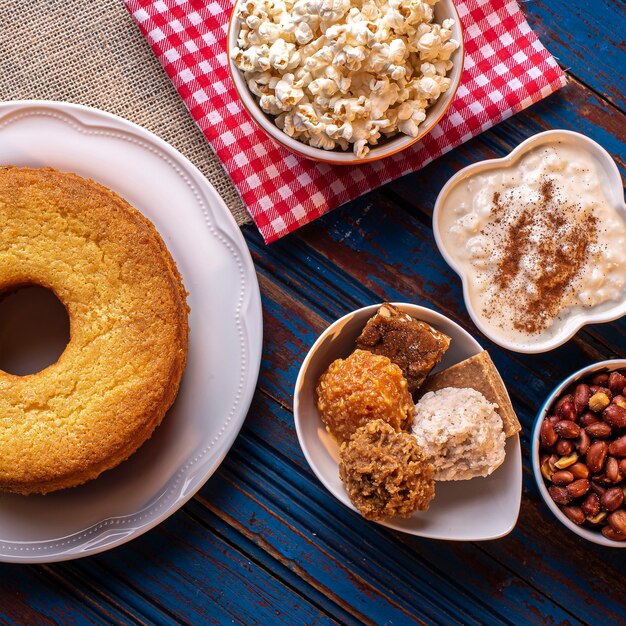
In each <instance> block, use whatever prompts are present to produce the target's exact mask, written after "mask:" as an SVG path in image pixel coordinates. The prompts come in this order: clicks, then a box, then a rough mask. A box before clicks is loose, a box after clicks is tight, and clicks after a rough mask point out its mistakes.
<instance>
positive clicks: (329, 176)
mask: <svg viewBox="0 0 626 626" xmlns="http://www.w3.org/2000/svg"><path fill="white" fill-rule="evenodd" d="M124 2H125V4H126V6H127V8H128V10H129V11H130V13H131V14H132V16H133V17H134V18H135V20H136V22H137V24H138V25H139V28H140V29H141V31H142V33H143V34H144V35H145V36H146V37H147V39H148V42H149V43H150V46H151V47H152V49H153V50H154V52H155V54H156V55H157V57H158V59H159V61H160V62H161V63H162V65H163V67H164V68H165V71H166V72H167V74H168V76H169V77H170V78H171V80H172V82H173V83H174V85H175V87H176V89H177V90H178V92H179V93H180V95H181V97H182V98H183V100H184V101H185V104H186V105H187V108H188V109H189V111H190V113H191V115H192V116H193V118H194V119H195V120H196V122H197V123H198V125H199V126H200V128H201V129H202V131H203V133H204V134H205V136H206V138H207V139H208V140H209V142H210V144H211V146H212V147H213V149H214V150H215V152H216V154H217V156H218V157H219V159H220V161H221V162H222V164H223V165H224V167H225V168H226V171H227V172H228V173H229V174H230V176H231V178H232V180H233V182H234V184H235V186H236V188H237V190H238V191H239V193H240V194H241V197H242V199H243V201H244V203H245V205H246V207H247V208H248V211H249V212H250V214H251V215H252V218H253V219H254V221H255V223H256V225H257V226H258V228H259V230H260V231H261V234H262V235H263V237H264V239H265V241H266V242H268V243H269V242H272V241H275V240H276V239H278V238H279V237H282V236H283V235H286V234H287V233H289V232H291V231H293V230H295V229H296V228H298V227H299V226H302V225H304V224H307V223H308V222H310V221H312V220H314V219H315V218H317V217H319V216H320V215H323V214H324V213H326V212H328V211H330V210H331V209H334V208H335V207H337V206H339V205H340V204H343V203H344V202H347V201H348V200H351V199H353V198H356V197H357V196H359V195H361V194H364V193H366V192H367V191H370V190H371V189H375V188H376V187H379V186H380V185H383V184H384V183H386V182H388V181H390V180H393V179H394V178H397V177H399V176H402V175H403V174H406V173H408V172H414V171H415V170H418V169H419V168H421V167H423V166H424V165H426V164H427V163H429V162H430V161H432V160H433V159H435V158H437V157H438V156H440V155H442V154H443V153H445V152H447V151H448V150H451V149H452V148H454V147H455V146H458V145H459V144H461V143H463V142H464V141H467V140H468V139H470V138H471V137H474V136H475V135H477V134H478V133H480V132H482V131H484V130H486V129H487V128H490V127H491V126H493V125H494V124H497V123H498V122H500V121H502V120H503V119H506V118H507V117H510V116H511V115H513V114H514V113H517V112H518V111H521V110H522V109H524V108H525V107H527V106H529V105H531V104H533V103H534V102H537V101H538V100H541V99H542V98H544V97H545V96H547V95H549V94H551V93H552V92H554V91H556V90H557V89H559V88H560V87H562V86H564V85H565V75H564V74H563V72H562V71H561V69H560V68H559V67H558V65H557V63H556V61H555V60H554V58H553V57H552V56H551V55H550V53H549V52H548V51H547V50H546V49H545V48H544V47H543V45H542V44H541V42H540V41H539V40H538V39H537V36H536V35H535V34H534V33H533V31H532V30H531V28H530V27H529V26H528V23H527V22H526V20H525V19H524V16H523V14H522V12H521V11H520V9H519V6H518V5H517V2H515V1H511V0H457V1H456V2H455V4H456V7H457V10H458V12H459V16H460V18H461V21H462V23H463V28H464V33H465V51H466V56H465V68H464V71H463V76H462V80H461V86H460V87H459V90H458V91H457V94H456V97H455V98H454V101H453V103H452V105H451V106H450V108H449V109H448V112H447V113H446V115H445V116H444V117H443V118H442V120H441V121H440V122H439V124H438V125H437V126H436V127H435V128H434V130H433V131H431V132H430V134H428V135H427V136H426V137H425V138H424V139H422V140H421V141H419V142H418V143H417V144H415V145H414V146H412V147H410V148H408V149H407V150H405V151H403V152H401V153H399V154H396V155H394V156H392V157H389V158H386V159H383V160H381V161H377V162H374V163H371V164H365V165H357V166H331V165H326V164H318V163H315V162H313V161H309V160H307V159H304V158H300V157H297V156H295V155H293V154H292V153H290V152H288V151H286V150H284V149H281V148H279V147H277V146H276V145H275V144H274V143H273V142H272V141H271V140H270V139H268V138H267V137H266V135H265V134H264V133H263V132H262V131H261V130H260V129H259V128H258V127H257V126H256V124H255V123H254V122H252V120H251V119H250V117H249V116H248V114H247V113H246V111H245V110H244V108H243V106H242V105H241V104H240V102H239V100H238V98H237V94H236V92H235V88H234V86H233V84H232V82H231V79H230V76H229V73H228V57H227V54H226V48H227V32H228V21H229V17H230V13H231V10H232V6H233V0H124Z"/></svg>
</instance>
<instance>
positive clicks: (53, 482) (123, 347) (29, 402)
mask: <svg viewBox="0 0 626 626" xmlns="http://www.w3.org/2000/svg"><path fill="white" fill-rule="evenodd" d="M0 223H1V224H2V228H1V229H0V293H6V292H8V291H11V290H14V289H17V288H19V287H22V286H25V285H40V286H42V287H46V288H48V289H50V290H51V291H53V292H54V293H55V294H56V296H57V297H58V298H59V300H60V301H61V302H62V303H63V304H64V305H65V307H66V309H67V313H68V316H69V319H70V340H69V343H68V345H67V347H66V349H65V350H64V352H63V354H62V355H61V357H60V358H59V359H58V361H57V362H56V363H54V364H52V365H50V366H49V367H47V368H45V369H44V370H42V371H40V372H38V373H36V374H30V375H26V376H16V375H12V374H10V373H7V372H4V371H0V490H3V491H10V492H15V493H22V494H29V493H47V492H50V491H54V490H57V489H62V488H65V487H72V486H76V485H79V484H81V483H84V482H86V481H88V480H91V479H93V478H96V477H97V476H98V475H99V474H100V473H101V472H103V471H105V470H108V469H111V468H113V467H115V466H116V465H118V464H119V463H120V462H122V461H123V460H125V459H127V458H128V457H129V456H130V455H131V454H133V452H135V451H136V450H137V449H138V448H139V446H141V444H142V443H144V442H145V441H146V440H147V439H148V438H149V437H150V436H151V435H152V433H153V431H154V429H155V428H156V426H158V424H159V423H160V422H161V420H162V419H163V417H164V415H165V413H166V412H167V410H168V409H169V407H170V406H171V404H172V403H173V402H174V399H175V398H176V394H177V393H178V388H179V385H180V381H181V377H182V374H183V371H184V368H185V363H186V358H187V347H188V333H189V326H188V321H187V318H188V313H189V307H188V306H187V302H186V296H187V294H186V291H185V289H184V286H183V283H182V279H181V276H180V274H179V272H178V269H177V268H176V265H175V263H174V260H173V259H172V257H171V255H170V253H169V252H168V250H167V248H166V247H165V244H164V242H163V240H162V239H161V237H160V235H159V234H158V232H157V230H156V229H155V227H154V226H153V225H152V223H151V222H150V221H148V220H147V219H146V218H145V217H144V216H143V215H141V213H139V212H138V211H137V210H136V209H134V208H133V207H132V206H131V205H129V204H128V203H127V202H126V201H125V200H123V199H122V198H120V197H119V196H118V195H116V194H115V193H113V192H112V191H111V190H109V189H107V188H106V187H103V186H102V185H99V184H98V183H95V182H93V181H91V180H87V179H84V178H81V177H79V176H76V175H75V174H66V173H61V172H58V171H56V170H53V169H49V168H20V167H0Z"/></svg>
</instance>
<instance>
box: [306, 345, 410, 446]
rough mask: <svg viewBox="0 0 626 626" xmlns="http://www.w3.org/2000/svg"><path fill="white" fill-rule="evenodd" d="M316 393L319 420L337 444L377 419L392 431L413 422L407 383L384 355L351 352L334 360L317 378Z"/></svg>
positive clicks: (406, 426) (359, 351) (404, 427)
mask: <svg viewBox="0 0 626 626" xmlns="http://www.w3.org/2000/svg"><path fill="white" fill-rule="evenodd" d="M316 391H317V408H318V410H319V413H320V416H321V418H322V421H323V422H324V424H325V425H326V429H327V430H328V432H329V433H331V435H333V436H334V437H335V438H336V439H337V440H338V441H339V442H340V443H341V442H342V441H347V440H348V439H349V438H350V435H352V433H353V432H354V431H355V430H356V429H357V428H359V427H360V426H363V425H364V424H367V422H369V421H371V420H374V419H377V418H380V419H382V420H384V421H385V422H388V423H389V424H390V425H391V426H392V428H394V429H395V430H406V429H407V428H408V427H409V426H410V424H411V422H412V421H413V409H414V407H413V400H412V398H411V394H410V393H409V390H408V386H407V382H406V380H405V378H404V377H403V376H402V372H401V371H400V368H399V367H398V366H397V365H395V364H394V363H392V362H391V361H390V360H389V359H388V358H387V357H385V356H380V355H375V354H372V353H371V352H367V351H365V350H355V351H354V352H353V353H352V354H351V355H350V356H349V357H348V358H347V359H337V360H336V361H334V362H333V363H331V364H330V366H329V367H328V369H327V370H326V372H325V373H324V374H322V376H321V377H320V380H319V384H318V386H317V390H316Z"/></svg>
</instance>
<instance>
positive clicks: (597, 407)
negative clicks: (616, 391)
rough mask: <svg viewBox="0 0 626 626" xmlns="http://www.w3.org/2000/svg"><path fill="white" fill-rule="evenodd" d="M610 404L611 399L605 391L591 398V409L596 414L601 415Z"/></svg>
mask: <svg viewBox="0 0 626 626" xmlns="http://www.w3.org/2000/svg"><path fill="white" fill-rule="evenodd" d="M609 404H611V398H609V396H608V395H607V394H606V393H605V392H604V391H598V392H597V393H594V394H593V395H592V396H591V398H589V408H590V409H591V410H592V411H594V412H595V413H600V411H603V410H604V409H606V407H607V406H609Z"/></svg>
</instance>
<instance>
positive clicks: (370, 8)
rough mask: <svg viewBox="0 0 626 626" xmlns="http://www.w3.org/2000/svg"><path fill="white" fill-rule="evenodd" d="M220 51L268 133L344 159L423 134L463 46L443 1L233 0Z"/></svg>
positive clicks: (383, 151)
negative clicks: (224, 46)
mask: <svg viewBox="0 0 626 626" xmlns="http://www.w3.org/2000/svg"><path fill="white" fill-rule="evenodd" d="M228 53H229V68H230V73H231V76H232V79H233V82H234V84H235V88H236V90H237V93H238V95H239V97H240V99H241V101H242V103H243V105H244V107H245V108H246V110H247V111H248V113H249V114H250V116H251V117H252V118H253V119H254V121H255V122H256V123H257V124H258V125H259V126H260V127H261V128H262V129H263V130H264V131H265V133H266V134H267V135H268V136H269V137H270V138H271V139H273V140H274V141H275V142H277V143H278V144H280V145H281V146H283V147H285V148H287V149H288V150H290V151H292V152H295V153H296V154H298V155H300V156H303V157H306V158H309V159H314V160H316V161H322V162H326V163H332V164H349V163H367V162H370V161H376V160H378V159H381V158H383V157H386V156H390V155H392V154H395V153H396V152H399V151H400V150H403V149H404V148H407V147H408V146H410V145H412V144H413V143H415V142H416V141H419V140H420V139H421V138H422V137H424V135H426V134H427V133H428V132H430V131H431V130H432V129H433V128H434V126H435V125H436V124H437V122H438V121H439V120H440V119H441V117H443V115H444V114H445V112H446V110H447V109H448V107H449V106H450V103H451V102H452V99H453V98H454V95H455V93H456V90H457V88H458V86H459V83H460V80H461V73H462V70H463V54H464V50H463V35H462V31H461V23H460V20H459V17H458V14H457V12H456V9H455V6H454V2H453V1H452V0H426V1H424V0H296V1H295V2H294V1H293V0H238V1H237V2H236V4H235V7H234V9H233V13H232V16H231V21H230V25H229V33H228Z"/></svg>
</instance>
